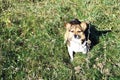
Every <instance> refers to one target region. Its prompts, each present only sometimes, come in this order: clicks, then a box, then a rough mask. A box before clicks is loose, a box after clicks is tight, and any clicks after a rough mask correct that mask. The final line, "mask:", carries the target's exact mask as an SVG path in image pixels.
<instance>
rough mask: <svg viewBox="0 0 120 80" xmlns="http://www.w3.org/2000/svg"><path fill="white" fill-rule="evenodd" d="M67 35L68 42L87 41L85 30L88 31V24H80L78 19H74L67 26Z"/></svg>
mask: <svg viewBox="0 0 120 80" xmlns="http://www.w3.org/2000/svg"><path fill="white" fill-rule="evenodd" d="M65 27H66V34H65V38H66V39H67V40H69V41H70V40H71V39H79V40H81V41H84V40H85V38H86V37H85V30H86V29H87V23H85V22H80V21H79V20H78V19H74V20H72V21H70V22H68V23H66V24H65Z"/></svg>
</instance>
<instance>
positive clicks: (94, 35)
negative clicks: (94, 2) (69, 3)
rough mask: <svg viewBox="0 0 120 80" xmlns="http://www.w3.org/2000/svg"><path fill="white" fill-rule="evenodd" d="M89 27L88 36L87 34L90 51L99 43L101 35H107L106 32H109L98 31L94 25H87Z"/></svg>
mask: <svg viewBox="0 0 120 80" xmlns="http://www.w3.org/2000/svg"><path fill="white" fill-rule="evenodd" d="M88 26H89V28H90V29H89V30H90V34H89V40H90V41H91V47H90V50H91V49H92V48H93V47H94V46H95V45H97V44H98V43H99V37H100V36H102V35H105V34H107V33H108V32H111V30H104V31H98V30H97V29H96V27H97V26H95V25H92V24H90V25H88ZM85 34H86V37H87V36H88V29H87V30H86V32H85Z"/></svg>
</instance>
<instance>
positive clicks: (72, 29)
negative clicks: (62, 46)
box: [64, 19, 88, 61]
mask: <svg viewBox="0 0 120 80" xmlns="http://www.w3.org/2000/svg"><path fill="white" fill-rule="evenodd" d="M65 28H66V32H65V35H64V39H65V40H64V43H67V47H68V52H69V56H70V60H71V61H73V53H74V52H82V53H83V54H86V53H87V52H88V47H87V45H86V44H87V41H86V35H85V31H86V29H87V28H88V26H87V23H86V22H80V21H79V20H78V19H74V20H72V21H70V22H68V23H66V24H65Z"/></svg>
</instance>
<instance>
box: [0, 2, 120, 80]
mask: <svg viewBox="0 0 120 80" xmlns="http://www.w3.org/2000/svg"><path fill="white" fill-rule="evenodd" d="M74 18H78V19H80V20H82V21H90V22H91V24H93V25H95V26H96V29H97V30H98V31H100V30H102V31H104V30H109V29H111V30H112V32H110V33H107V34H105V35H101V36H100V37H99V43H98V44H97V45H95V46H94V47H93V48H92V50H91V51H90V52H89V54H88V55H87V56H86V55H83V54H76V55H75V57H74V61H73V62H72V63H71V62H70V59H69V55H68V52H67V48H66V45H64V43H63V42H64V37H63V36H64V33H65V28H64V23H66V22H67V21H70V20H71V19H74ZM76 67H77V70H76V69H75V68H76ZM0 79H1V80H42V79H43V80H119V79H120V2H119V0H33V1H32V0H31V1H30V0H0Z"/></svg>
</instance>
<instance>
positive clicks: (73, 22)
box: [69, 19, 81, 25]
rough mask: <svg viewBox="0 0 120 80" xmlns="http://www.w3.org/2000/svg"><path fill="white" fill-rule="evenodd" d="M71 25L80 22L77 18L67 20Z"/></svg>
mask: <svg viewBox="0 0 120 80" xmlns="http://www.w3.org/2000/svg"><path fill="white" fill-rule="evenodd" d="M69 23H70V24H71V25H75V24H80V23H81V22H80V21H79V20H78V19H73V20H71V21H70V22H69Z"/></svg>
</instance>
